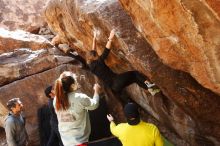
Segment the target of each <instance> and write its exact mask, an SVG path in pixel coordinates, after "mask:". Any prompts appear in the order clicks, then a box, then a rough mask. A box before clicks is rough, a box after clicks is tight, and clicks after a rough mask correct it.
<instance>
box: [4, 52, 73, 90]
mask: <svg viewBox="0 0 220 146" xmlns="http://www.w3.org/2000/svg"><path fill="white" fill-rule="evenodd" d="M72 60H73V59H72V58H70V57H63V56H62V55H61V54H58V51H57V53H56V49H55V48H51V49H48V50H47V49H41V50H37V51H32V50H30V49H18V50H15V51H14V52H9V53H4V54H2V55H0V68H1V70H0V86H2V85H4V84H7V83H10V82H13V81H15V80H18V79H22V78H24V77H27V76H31V75H34V74H37V73H40V72H43V71H45V70H48V69H51V68H55V67H56V66H58V65H60V64H64V63H67V62H70V61H72Z"/></svg>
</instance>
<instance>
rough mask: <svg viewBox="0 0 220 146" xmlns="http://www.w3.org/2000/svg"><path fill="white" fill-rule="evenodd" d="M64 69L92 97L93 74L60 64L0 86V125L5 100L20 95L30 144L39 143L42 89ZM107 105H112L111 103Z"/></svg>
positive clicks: (43, 100)
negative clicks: (38, 112)
mask: <svg viewBox="0 0 220 146" xmlns="http://www.w3.org/2000/svg"><path fill="white" fill-rule="evenodd" d="M66 70H69V71H73V72H74V73H76V74H77V75H78V76H79V78H78V82H79V84H80V85H81V88H80V90H81V91H82V92H84V93H86V94H87V95H89V96H91V97H92V95H93V85H94V83H95V78H94V76H93V75H92V74H91V73H89V72H87V71H85V70H82V69H80V68H79V67H77V66H72V65H60V66H58V67H56V68H53V69H50V70H47V71H44V72H42V73H38V74H35V75H32V76H29V77H26V78H23V79H21V80H18V81H14V82H13V83H10V84H8V85H5V86H3V87H1V88H0V103H1V104H2V105H1V106H0V126H1V127H2V126H3V121H4V120H3V119H4V117H5V116H6V114H7V110H6V102H7V101H8V100H9V99H11V98H13V97H20V98H21V100H22V102H23V105H24V108H25V115H26V119H27V121H26V128H27V131H28V134H29V137H30V144H31V145H32V146H37V145H39V135H38V134H39V133H38V122H37V121H38V119H37V111H38V109H39V108H40V107H41V106H42V105H43V104H47V97H46V96H45V95H44V90H45V88H46V87H48V86H49V85H52V84H53V83H54V81H55V80H56V79H57V78H58V77H59V75H60V74H61V73H62V72H63V71H66ZM81 75H84V77H85V78H80V76H81ZM109 96H110V95H108V96H106V97H105V98H106V99H107V100H110V99H111V100H112V101H117V100H116V99H114V98H112V97H111V98H110V97H109ZM109 106H112V104H110V105H109ZM118 108H119V107H118ZM109 111H110V112H111V111H115V112H118V110H117V109H109ZM97 117H98V116H97ZM99 126H102V125H99Z"/></svg>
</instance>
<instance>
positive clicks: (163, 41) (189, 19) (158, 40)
mask: <svg viewBox="0 0 220 146" xmlns="http://www.w3.org/2000/svg"><path fill="white" fill-rule="evenodd" d="M120 2H121V4H122V5H123V7H124V9H126V10H127V12H128V13H129V15H130V16H131V18H132V20H133V22H134V24H135V27H136V28H137V29H138V30H139V32H141V34H142V35H143V36H144V37H145V38H146V40H147V41H148V42H149V43H150V44H151V46H152V48H153V49H154V51H155V52H156V53H157V55H158V56H160V58H161V59H162V61H163V62H164V63H165V64H167V65H169V66H170V67H172V68H175V69H179V70H182V71H185V72H188V73H190V74H191V75H192V76H193V77H194V78H195V79H196V80H197V81H198V82H199V83H200V84H202V86H204V87H206V88H209V89H210V90H212V91H214V92H216V93H217V94H219V95H220V59H219V58H220V49H219V46H220V15H219V14H220V7H219V6H220V1H218V0H206V1H197V0H191V1H188V0H182V1H177V0H172V1H167V0H162V1H161V0H120Z"/></svg>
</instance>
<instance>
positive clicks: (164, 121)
mask: <svg viewBox="0 0 220 146" xmlns="http://www.w3.org/2000/svg"><path fill="white" fill-rule="evenodd" d="M132 2H134V4H133V6H131V7H129V8H130V9H131V10H132V11H133V10H135V12H137V13H140V16H143V17H136V16H135V15H134V14H133V13H130V14H131V16H132V19H133V22H134V23H135V24H136V28H137V29H136V28H135V26H134V25H133V23H132V21H131V19H130V17H129V16H128V15H127V14H126V12H125V11H124V10H123V9H122V7H121V5H120V4H119V3H118V2H117V1H116V0H113V1H96V0H91V1H86V0H85V1H83V0H75V1H74V0H73V1H67V0H63V1H62V2H61V1H59V0H51V1H50V2H49V3H48V6H47V8H46V11H45V17H46V19H47V22H48V25H49V26H50V27H51V29H52V30H53V31H54V32H56V33H57V35H59V37H60V40H63V41H66V42H68V44H70V46H72V47H74V49H75V50H77V51H79V52H82V55H83V54H85V52H86V51H88V50H90V49H91V46H92V37H93V32H94V31H95V30H98V31H99V34H98V39H97V40H98V42H97V47H98V53H99V54H100V53H101V52H102V51H103V47H104V45H105V43H106V40H107V38H108V34H109V32H110V30H111V29H112V28H116V34H117V38H116V39H114V40H113V47H112V48H113V49H112V51H111V53H110V56H109V57H108V60H107V63H108V65H109V66H110V67H111V68H112V69H113V70H114V71H116V72H122V71H125V70H133V69H136V70H139V71H140V72H142V73H144V74H145V75H147V76H148V77H149V79H150V80H151V81H152V82H155V83H156V84H157V85H158V87H159V88H160V89H161V90H162V92H163V94H157V95H156V96H155V97H152V96H150V94H149V93H148V92H147V90H140V88H139V87H136V85H132V86H131V87H129V89H130V90H128V92H129V93H130V96H131V98H132V99H133V100H135V101H136V102H137V103H139V104H140V105H141V106H142V107H143V108H144V109H145V110H146V111H148V112H149V113H150V114H151V115H153V116H154V118H155V119H157V120H158V121H159V122H160V124H161V125H163V126H165V127H166V128H165V130H163V133H166V132H164V131H169V130H170V131H174V132H173V133H172V134H173V135H172V136H171V135H166V136H167V137H169V139H170V140H171V141H172V142H173V143H174V144H175V145H178V146H186V145H193V146H200V145H214V144H216V145H218V144H219V140H218V139H220V126H219V123H220V117H219V114H220V108H219V105H220V98H219V96H218V95H216V94H215V93H213V92H212V91H215V92H217V93H218V91H217V90H218V88H215V87H217V84H216V83H212V81H214V80H216V79H217V78H215V79H213V78H212V79H213V80H212V79H209V78H208V77H207V76H208V73H206V74H205V72H203V71H204V70H205V69H206V65H207V64H206V63H205V62H204V60H207V58H206V57H205V54H202V51H201V50H196V49H194V44H193V43H194V42H196V44H197V45H200V46H203V44H204V42H203V40H202V39H201V37H199V35H197V33H196V32H197V31H196V30H198V29H196V28H195V29H194V27H195V25H192V26H191V23H190V22H193V20H191V19H190V20H189V22H187V21H186V22H185V19H184V18H185V17H186V18H188V19H189V18H190V17H189V16H190V14H188V13H186V12H185V11H184V10H183V11H181V12H182V13H181V12H179V11H178V9H180V8H181V6H179V5H178V4H177V2H175V1H173V2H172V3H171V4H170V3H168V2H167V1H166V2H165V1H162V2H161V3H160V2H159V1H158V3H159V4H164V5H163V6H161V7H156V6H157V5H150V4H151V3H150V2H149V3H147V2H143V3H141V1H139V2H140V3H138V4H139V5H140V6H142V7H143V8H144V6H146V5H147V6H149V7H150V6H154V8H156V10H157V11H159V10H161V13H159V12H158V13H157V17H158V19H159V20H160V19H161V23H159V22H160V21H159V22H158V23H156V20H155V21H152V22H151V21H149V19H150V20H151V19H153V18H154V17H153V18H152V17H151V16H152V15H147V14H148V13H145V12H144V11H142V7H138V8H136V5H137V4H135V1H126V2H125V4H124V5H129V4H130V3H132ZM184 2H185V1H184ZM159 4H158V5H159ZM168 4H169V5H168ZM170 5H171V6H170ZM176 5H177V6H178V7H175V6H176ZM129 6H130V5H129ZM166 6H170V8H169V9H167V11H166V9H163V8H166ZM172 6H173V7H174V8H176V9H174V10H173V9H171V8H173V7H172ZM149 9H150V8H149ZM169 10H170V11H171V12H170V11H169ZM172 10H173V11H172ZM180 10H181V9H180ZM175 13H177V14H176V15H179V16H182V15H183V18H182V19H180V20H179V19H176V21H173V19H172V17H170V15H168V14H175ZM141 14H142V15H141ZM159 14H162V15H159ZM167 15H168V16H167ZM163 16H164V17H163ZM171 16H172V15H171ZM148 17H149V18H148ZM155 17H156V16H155ZM157 17H156V18H157ZM174 18H175V17H174ZM211 18H213V17H211ZM136 19H138V20H140V21H141V22H143V23H144V24H142V23H140V25H139V23H137V22H138V21H136ZM209 20H210V19H209ZM183 21H184V22H183ZM153 22H155V23H156V24H158V25H155V24H154V23H153ZM214 22H215V23H217V21H214ZM141 24H142V25H141ZM149 24H151V25H149ZM166 24H169V25H166ZM179 24H183V25H181V26H182V27H181V28H182V29H183V32H184V30H185V29H188V28H189V30H188V31H187V32H189V33H187V35H185V34H184V33H181V31H177V30H178V29H177V30H176V29H175V28H179V26H178V25H179ZM145 26H146V27H147V29H146V27H145ZM160 26H163V27H165V28H167V29H168V28H173V30H175V31H174V32H172V30H170V31H168V32H166V31H165V32H163V28H160ZM185 27H186V28H185ZM212 28H213V29H216V28H217V25H216V27H212ZM182 29H181V30H182ZM138 31H139V32H138ZM148 31H149V34H150V36H148V35H146V34H145V32H148ZM140 32H141V33H140ZM162 32H163V33H165V34H162ZM171 32H172V34H174V35H170V33H171ZM177 32H178V33H177ZM206 32H207V35H208V34H210V36H211V37H212V38H213V37H214V36H216V35H218V33H214V34H213V35H214V36H212V35H211V32H208V31H207V30H206ZM216 32H218V30H216ZM157 33H158V34H161V35H159V38H158V36H157ZM166 34H168V35H166ZM177 34H180V35H181V37H179V36H177ZM142 36H145V38H144V37H142ZM186 36H191V37H189V38H187V37H186ZM185 38H186V40H184V39H185ZM198 38H199V39H198ZM217 38H218V37H216V39H215V41H216V42H218V39H217ZM188 40H190V41H189V43H188V42H187V41H188ZM210 40H212V39H211V38H210ZM199 41H200V42H202V43H201V44H199V43H200V42H199ZM148 42H149V43H150V44H149V43H148ZM152 42H154V43H152ZM179 42H186V44H185V45H186V46H189V48H190V49H191V50H190V51H189V50H186V51H185V52H184V49H185V48H184V46H185V45H184V46H181V45H182V44H181V43H179ZM173 43H174V45H173V47H171V48H170V50H169V53H168V49H167V47H168V48H169V46H172V44H173ZM183 44H184V43H183ZM206 45H207V44H206ZM151 46H152V47H151ZM155 46H156V47H155ZM161 46H164V47H163V48H162V47H161ZM175 46H177V47H178V46H180V48H176V47H175ZM207 46H208V45H207ZM181 47H183V48H182V50H183V51H182V50H181ZM210 47H213V49H212V50H211V51H213V52H214V51H216V52H218V50H217V49H216V48H215V45H211V46H210ZM187 48H188V47H187ZM195 48H196V47H195ZM197 48H198V46H197ZM203 48H204V46H203ZM172 49H173V50H172ZM155 52H156V53H155ZM165 53H166V54H167V56H165V57H164V58H163V56H162V55H163V54H165ZM157 55H159V56H160V58H162V59H163V60H162V61H163V62H164V63H166V64H169V63H168V62H169V61H170V60H171V61H172V62H171V63H172V64H170V66H172V68H171V67H169V66H167V65H165V64H163V63H162V62H161V59H160V58H159V57H158V56H157ZM193 57H194V58H193ZM216 57H217V54H216V56H215V55H214V56H213V58H214V60H215V59H216ZM194 59H195V60H196V61H197V62H196V61H194ZM188 61H194V62H193V63H191V64H189V62H188ZM198 61H199V62H200V63H201V62H202V63H203V64H200V65H198V64H199V63H198ZM208 61H211V60H208ZM217 62H218V61H217ZM195 64H197V66H195ZM217 64H218V63H217ZM217 64H212V65H213V66H214V67H217ZM173 68H179V69H182V70H184V71H185V72H186V71H192V70H191V69H194V70H193V73H194V74H197V75H198V76H200V77H201V78H203V79H207V85H203V84H202V85H203V86H201V85H200V84H199V83H201V82H200V81H199V79H197V78H196V77H195V76H194V74H193V73H192V72H190V74H191V75H192V76H193V77H194V78H195V79H196V80H197V81H198V82H199V83H198V82H197V81H195V80H194V79H193V78H192V77H191V76H190V75H189V74H188V73H185V72H181V71H177V70H174V69H173ZM200 70H201V72H197V71H200ZM210 71H211V70H210ZM200 73H201V74H200ZM203 73H204V74H203ZM213 73H214V72H213ZM209 75H210V74H209ZM216 75H217V74H216ZM201 78H200V79H201ZM211 80H212V81H211ZM204 87H210V89H212V91H210V90H208V89H206V88H204ZM212 87H214V88H215V89H216V90H214V88H212ZM219 93H220V92H219ZM213 127H215V132H213ZM160 129H161V130H162V128H161V127H160Z"/></svg>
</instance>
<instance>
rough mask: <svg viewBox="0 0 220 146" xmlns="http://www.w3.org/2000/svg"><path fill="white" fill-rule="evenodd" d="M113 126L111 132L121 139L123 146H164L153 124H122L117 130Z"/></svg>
mask: <svg viewBox="0 0 220 146" xmlns="http://www.w3.org/2000/svg"><path fill="white" fill-rule="evenodd" d="M112 124H113V123H111V132H112V134H113V135H115V136H116V137H118V138H119V139H120V141H121V142H122V144H123V146H154V145H155V146H162V143H161V141H160V139H161V138H160V133H159V131H158V129H157V127H156V126H155V125H153V124H150V123H145V122H143V121H141V122H140V123H139V124H137V125H129V124H128V123H121V124H119V125H117V127H116V128H112V126H114V125H112ZM113 129H114V130H113Z"/></svg>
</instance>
